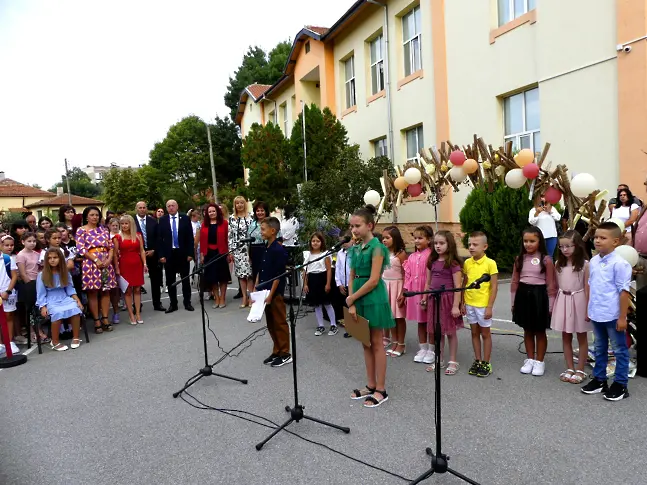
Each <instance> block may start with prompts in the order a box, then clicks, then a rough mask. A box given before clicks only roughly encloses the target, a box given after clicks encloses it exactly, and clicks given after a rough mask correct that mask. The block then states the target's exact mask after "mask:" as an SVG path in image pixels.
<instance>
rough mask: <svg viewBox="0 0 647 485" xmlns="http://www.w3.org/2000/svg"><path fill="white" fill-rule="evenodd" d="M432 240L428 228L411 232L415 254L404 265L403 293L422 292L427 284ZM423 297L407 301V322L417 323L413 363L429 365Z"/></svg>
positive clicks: (432, 234) (432, 235)
mask: <svg viewBox="0 0 647 485" xmlns="http://www.w3.org/2000/svg"><path fill="white" fill-rule="evenodd" d="M433 240H434V230H433V229H432V228H431V227H430V226H419V227H416V229H415V231H413V242H414V245H415V246H416V252H415V253H413V254H412V255H411V256H409V258H408V259H407V260H406V261H405V263H404V291H424V289H425V286H426V283H427V260H428V259H429V256H430V255H431V249H430V247H429V246H431V244H432V243H433ZM422 301H423V295H416V296H412V297H410V298H409V299H408V300H407V320H414V321H416V322H418V343H419V344H420V350H419V351H418V353H417V354H416V355H415V357H414V358H413V361H414V362H418V363H425V364H431V363H432V362H433V361H434V351H433V349H432V348H431V344H430V343H429V336H428V335H427V306H426V304H425V305H423V304H422Z"/></svg>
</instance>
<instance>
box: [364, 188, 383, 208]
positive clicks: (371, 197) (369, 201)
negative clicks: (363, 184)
mask: <svg viewBox="0 0 647 485" xmlns="http://www.w3.org/2000/svg"><path fill="white" fill-rule="evenodd" d="M381 199H382V197H381V196H380V193H379V192H378V191H377V190H369V191H368V192H366V193H365V194H364V203H365V204H366V205H372V206H373V207H377V206H378V205H380V200H381Z"/></svg>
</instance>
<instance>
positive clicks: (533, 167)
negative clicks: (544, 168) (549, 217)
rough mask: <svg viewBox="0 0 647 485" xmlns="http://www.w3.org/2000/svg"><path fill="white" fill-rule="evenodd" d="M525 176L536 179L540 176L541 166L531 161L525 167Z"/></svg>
mask: <svg viewBox="0 0 647 485" xmlns="http://www.w3.org/2000/svg"><path fill="white" fill-rule="evenodd" d="M523 176H524V177H526V178H527V179H536V178H537V177H539V166H538V165H537V164H536V163H529V164H528V165H526V166H525V167H523Z"/></svg>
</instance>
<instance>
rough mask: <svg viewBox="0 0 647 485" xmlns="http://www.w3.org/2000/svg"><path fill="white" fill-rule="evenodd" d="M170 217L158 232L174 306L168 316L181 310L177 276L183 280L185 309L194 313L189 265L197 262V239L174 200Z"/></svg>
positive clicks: (168, 208) (162, 221)
mask: <svg viewBox="0 0 647 485" xmlns="http://www.w3.org/2000/svg"><path fill="white" fill-rule="evenodd" d="M166 211H167V212H168V214H166V215H164V216H162V217H161V218H160V219H159V226H158V231H157V254H158V255H159V262H160V263H162V264H164V270H165V271H166V284H167V286H168V296H169V299H170V300H171V305H170V306H169V307H168V309H167V310H166V313H171V312H174V311H176V310H177V309H178V307H177V287H176V286H174V285H173V283H174V282H175V275H176V274H177V273H180V278H184V279H183V281H182V296H183V297H184V308H185V309H186V310H188V311H190V312H192V311H193V307H192V306H191V282H190V281H189V278H186V276H188V274H189V264H190V262H191V261H192V260H193V255H194V254H195V251H194V239H193V227H192V226H191V221H190V220H189V218H188V217H187V216H185V215H184V214H179V213H178V205H177V202H176V201H174V200H169V201H168V202H167V203H166Z"/></svg>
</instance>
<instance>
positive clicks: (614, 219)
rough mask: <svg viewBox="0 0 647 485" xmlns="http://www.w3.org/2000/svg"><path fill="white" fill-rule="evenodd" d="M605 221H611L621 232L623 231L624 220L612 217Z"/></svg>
mask: <svg viewBox="0 0 647 485" xmlns="http://www.w3.org/2000/svg"><path fill="white" fill-rule="evenodd" d="M607 222H613V223H614V224H616V225H617V226H618V227H619V228H620V230H621V231H622V232H625V221H623V220H622V219H618V218H617V217H612V218H611V219H609V220H608V221H607Z"/></svg>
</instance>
